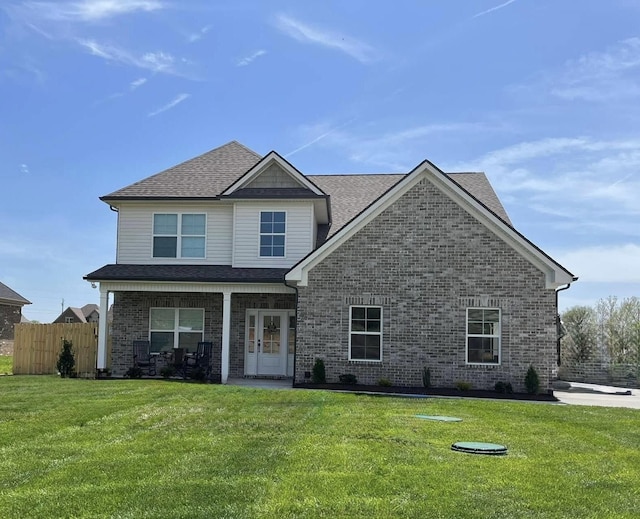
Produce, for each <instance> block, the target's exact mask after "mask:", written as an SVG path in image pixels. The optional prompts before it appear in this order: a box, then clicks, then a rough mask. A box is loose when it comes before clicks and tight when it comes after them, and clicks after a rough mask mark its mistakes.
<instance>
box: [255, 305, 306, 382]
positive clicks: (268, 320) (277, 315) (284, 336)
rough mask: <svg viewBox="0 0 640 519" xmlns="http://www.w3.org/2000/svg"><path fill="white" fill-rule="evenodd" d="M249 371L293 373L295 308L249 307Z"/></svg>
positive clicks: (268, 373)
mask: <svg viewBox="0 0 640 519" xmlns="http://www.w3.org/2000/svg"><path fill="white" fill-rule="evenodd" d="M245 322H246V330H245V364H244V370H245V375H252V376H261V375H262V376H292V375H293V334H294V332H295V322H294V318H293V311H292V310H253V309H252V310H247V318H246V321H245Z"/></svg>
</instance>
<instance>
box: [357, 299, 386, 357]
mask: <svg viewBox="0 0 640 519" xmlns="http://www.w3.org/2000/svg"><path fill="white" fill-rule="evenodd" d="M354 308H379V309H380V331H379V332H367V331H364V332H360V331H355V332H354V331H352V330H351V324H352V322H353V317H352V315H353V314H352V310H353V309H354ZM365 322H366V317H365ZM383 322H384V310H383V308H382V306H381V305H350V306H349V351H348V357H349V362H366V363H371V362H373V363H378V364H379V363H381V362H382V347H383V342H384V341H383V331H384V330H383V327H384V326H383ZM352 333H356V334H358V335H377V336H379V337H380V358H379V359H353V358H351V334H352Z"/></svg>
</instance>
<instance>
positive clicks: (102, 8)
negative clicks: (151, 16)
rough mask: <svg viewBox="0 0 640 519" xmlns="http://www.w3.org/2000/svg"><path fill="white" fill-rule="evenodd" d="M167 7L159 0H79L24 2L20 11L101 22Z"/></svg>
mask: <svg viewBox="0 0 640 519" xmlns="http://www.w3.org/2000/svg"><path fill="white" fill-rule="evenodd" d="M165 7H166V4H165V3H164V2H161V1H158V0H78V1H71V2H24V3H23V4H22V5H21V6H20V11H21V13H22V14H24V15H29V17H35V18H38V19H44V20H51V21H58V22H83V23H84V22H100V21H104V20H108V19H110V18H115V17H117V16H122V15H126V14H131V13H135V12H140V11H142V12H151V11H156V10H158V9H163V8H165Z"/></svg>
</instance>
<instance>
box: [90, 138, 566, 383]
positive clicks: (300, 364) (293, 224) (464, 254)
mask: <svg viewBox="0 0 640 519" xmlns="http://www.w3.org/2000/svg"><path fill="white" fill-rule="evenodd" d="M101 200H103V201H104V202H105V203H107V204H108V205H109V206H110V207H111V209H113V210H115V211H117V212H118V228H117V233H118V242H117V251H116V263H115V264H110V265H105V266H104V267H102V268H100V269H98V270H96V271H95V272H92V273H91V274H88V275H87V276H86V277H85V279H87V280H89V281H92V282H96V283H99V284H100V302H101V305H100V308H101V313H102V312H104V313H106V311H107V306H108V302H109V294H110V293H113V295H114V305H113V325H112V344H113V350H112V365H111V366H110V368H111V370H112V373H113V374H114V375H116V376H119V375H123V374H124V373H125V371H126V370H127V369H128V368H129V367H130V366H131V365H132V341H134V340H136V339H148V340H150V341H151V347H152V350H153V351H155V352H160V351H171V350H172V349H173V348H177V347H181V348H185V349H187V350H193V349H194V348H195V346H196V344H197V342H198V341H202V340H206V341H212V342H213V343H214V347H215V352H216V354H215V355H214V373H215V374H216V375H217V377H218V378H219V379H220V380H221V381H222V382H226V381H227V378H228V377H243V376H276V377H279V376H282V377H292V378H293V381H294V383H301V382H304V381H309V377H310V373H311V371H312V368H313V365H314V362H315V360H316V359H318V358H321V359H323V360H324V362H325V366H326V373H327V379H328V381H330V382H337V381H338V377H339V375H341V374H346V373H351V374H354V375H355V376H356V377H357V379H358V381H359V382H360V383H363V384H376V383H377V382H378V380H380V379H382V378H385V379H388V380H389V381H391V382H392V383H393V384H396V385H405V386H420V385H422V370H423V368H424V367H428V368H430V370H431V381H432V384H433V385H434V386H441V387H452V386H454V385H455V383H456V381H468V382H471V383H472V384H473V386H474V387H476V388H493V386H494V384H495V383H496V382H497V381H504V382H511V383H512V384H513V386H514V388H515V389H516V390H523V389H524V377H525V373H526V371H527V368H528V367H529V365H533V366H534V367H535V368H536V369H537V371H538V374H539V376H540V380H541V384H542V387H543V388H546V387H549V383H550V381H551V380H552V378H553V377H554V375H555V371H556V358H557V356H556V355H557V352H556V315H557V298H556V291H557V290H558V289H560V288H567V287H568V286H569V284H570V283H572V282H573V281H575V280H576V279H577V278H575V277H574V276H573V274H571V273H570V272H569V271H568V270H566V269H565V268H564V267H562V266H561V265H560V264H558V263H557V262H556V261H554V260H553V259H552V258H551V257H549V256H548V255H547V254H545V253H544V252H543V251H542V250H540V249H539V248H538V247H536V246H535V245H534V244H533V243H531V242H530V241H528V240H527V239H526V238H525V237H524V236H523V235H521V234H520V233H519V232H518V231H516V230H515V229H514V227H513V226H512V224H511V222H510V221H509V218H508V216H507V214H506V213H505V211H504V208H503V207H502V205H501V204H500V201H499V200H498V198H497V197H496V195H495V193H494V191H493V189H492V188H491V186H490V184H489V182H488V180H487V178H486V176H485V175H484V174H483V173H455V174H445V173H443V172H442V171H441V170H439V169H438V168H437V167H436V166H434V165H433V164H431V163H430V162H428V161H424V162H422V163H421V164H419V165H418V166H417V167H416V168H415V169H413V170H412V171H411V172H409V173H408V174H400V175H387V174H385V175H373V174H371V175H306V176H305V175H303V174H302V173H301V172H300V171H298V170H297V169H296V168H295V167H294V166H293V165H291V164H290V163H289V162H287V161H286V160H285V159H284V158H282V157H281V156H280V155H278V154H277V153H275V152H270V153H268V154H267V155H265V156H264V157H262V156H260V155H258V154H257V153H255V152H253V151H251V150H249V149H248V148H246V147H244V146H243V145H241V144H239V143H237V142H235V141H234V142H230V143H228V144H226V145H224V146H222V147H220V148H216V149H214V150H212V151H210V152H208V153H205V154H203V155H201V156H199V157H196V158H194V159H191V160H188V161H186V162H184V163H182V164H179V165H177V166H175V167H173V168H170V169H168V170H166V171H163V172H161V173H158V174H156V175H154V176H151V177H148V178H146V179H144V180H141V181H139V182H136V183H135V184H132V185H130V186H128V187H125V188H123V189H120V190H118V191H115V192H113V193H111V194H109V195H106V196H103V197H101ZM106 337H107V333H106V327H105V326H102V324H101V326H100V331H99V339H98V368H99V369H104V368H106V367H107V366H106Z"/></svg>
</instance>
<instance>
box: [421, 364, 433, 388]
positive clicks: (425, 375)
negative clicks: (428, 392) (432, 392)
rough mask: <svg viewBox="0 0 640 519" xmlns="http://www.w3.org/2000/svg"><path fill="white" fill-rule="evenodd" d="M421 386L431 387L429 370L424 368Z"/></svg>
mask: <svg viewBox="0 0 640 519" xmlns="http://www.w3.org/2000/svg"><path fill="white" fill-rule="evenodd" d="M422 385H423V386H424V387H426V388H430V387H431V369H430V368H427V367H426V366H425V367H424V368H422Z"/></svg>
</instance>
